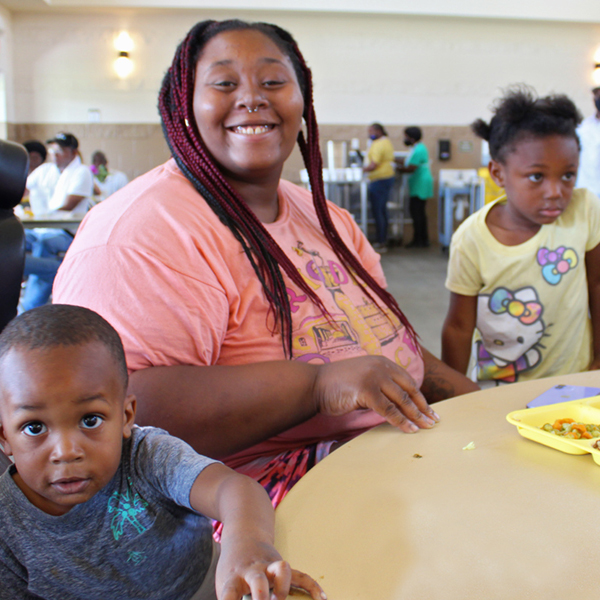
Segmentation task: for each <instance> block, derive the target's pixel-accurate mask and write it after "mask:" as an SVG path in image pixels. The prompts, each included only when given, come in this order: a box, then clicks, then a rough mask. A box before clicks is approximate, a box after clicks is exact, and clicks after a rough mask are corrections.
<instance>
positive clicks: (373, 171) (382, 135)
mask: <svg viewBox="0 0 600 600" xmlns="http://www.w3.org/2000/svg"><path fill="white" fill-rule="evenodd" d="M369 137H370V138H371V139H372V140H373V143H372V144H371V147H370V148H369V152H368V154H367V161H368V164H367V166H366V167H364V168H363V170H364V171H365V172H366V173H368V175H369V180H370V183H369V187H368V196H369V203H370V205H371V211H372V213H373V218H374V219H375V231H376V234H375V235H376V237H375V243H374V244H373V248H375V250H377V251H378V252H386V251H387V246H386V244H387V229H388V214H387V203H388V199H389V197H390V192H391V191H392V187H393V185H394V173H395V170H394V147H393V146H392V142H390V140H389V138H388V137H387V132H386V130H385V129H384V128H383V125H380V124H379V123H373V124H372V125H371V126H370V127H369Z"/></svg>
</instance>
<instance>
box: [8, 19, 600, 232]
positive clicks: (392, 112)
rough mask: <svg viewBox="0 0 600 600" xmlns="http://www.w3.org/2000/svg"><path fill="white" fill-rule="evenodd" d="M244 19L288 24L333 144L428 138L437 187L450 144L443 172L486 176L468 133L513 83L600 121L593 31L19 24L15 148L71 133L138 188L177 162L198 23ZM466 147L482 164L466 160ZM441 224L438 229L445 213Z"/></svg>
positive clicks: (524, 24)
mask: <svg viewBox="0 0 600 600" xmlns="http://www.w3.org/2000/svg"><path fill="white" fill-rule="evenodd" d="M1 16H2V15H1V14H0V17H1ZM232 16H239V17H241V18H247V19H250V20H266V21H271V22H276V23H278V24H279V25H281V26H283V27H285V28H287V29H288V30H289V31H291V33H292V34H293V35H294V36H295V37H296V39H297V40H298V42H299V45H300V47H301V48H302V50H303V53H304V55H305V57H306V59H307V62H308V64H309V66H311V68H312V70H313V74H314V81H315V105H316V110H317V116H318V119H319V123H320V126H321V140H322V141H323V144H324V143H325V142H326V140H327V139H338V140H344V139H351V138H354V137H358V138H359V139H361V145H362V146H363V147H364V146H365V144H366V127H367V125H368V124H369V123H370V122H373V121H380V122H382V123H383V124H384V125H386V127H388V130H389V131H390V135H391V137H392V140H393V141H394V143H395V145H396V147H397V149H400V148H401V143H402V136H401V131H402V128H403V127H404V126H405V125H414V124H417V125H421V126H422V127H423V130H424V133H425V139H424V141H425V143H426V144H427V146H428V148H429V151H430V153H431V156H432V158H434V163H433V169H434V175H435V174H436V173H437V171H438V169H439V168H440V164H439V163H438V162H437V160H436V154H437V150H436V148H437V140H438V139H440V138H446V139H450V140H451V141H452V143H453V157H452V160H451V161H450V162H449V163H446V164H443V165H441V166H444V167H448V168H459V167H460V168H467V167H477V166H479V156H480V146H479V142H478V141H477V140H475V139H474V138H473V136H472V134H471V133H470V132H469V131H468V127H467V124H468V123H470V122H471V121H472V120H473V119H474V118H476V117H484V118H487V117H489V114H490V113H489V106H490V105H491V103H492V101H493V99H494V98H495V97H497V96H498V94H499V93H500V89H501V88H503V87H505V86H507V85H509V84H511V83H516V82H527V83H529V84H531V85H533V86H534V87H536V88H537V90H538V91H539V92H540V93H542V94H546V93H549V92H551V91H559V92H565V93H567V94H569V95H570V96H571V97H572V98H573V99H574V100H575V101H576V103H578V104H579V105H580V107H581V108H582V110H583V112H584V113H586V114H590V113H591V110H592V102H591V96H590V93H589V90H590V85H591V83H590V78H591V70H592V69H591V67H592V64H593V54H594V51H595V49H596V47H597V45H598V44H599V43H600V25H597V24H595V23H565V22H559V21H534V20H516V19H515V20H509V19H484V18H465V17H441V16H416V15H414V16H406V15H398V14H396V15H394V14H392V15H382V14H377V15H375V14H371V15H364V14H363V15H361V14H341V13H338V14H331V13H292V12H273V11H271V12H268V11H264V12H261V11H254V12H245V13H244V12H243V11H242V12H240V11H237V12H235V13H233V12H227V11H208V10H204V11H202V10H180V11H165V10H134V9H131V10H122V9H121V10H98V11H96V12H90V11H86V12H82V11H66V12H62V13H44V14H35V13H14V14H12V15H11V21H12V23H11V29H12V36H13V37H12V39H13V42H12V44H11V46H10V47H0V68H1V67H2V65H3V64H5V63H6V56H8V54H7V53H8V52H11V51H12V62H11V65H12V66H13V70H14V77H13V79H14V95H13V97H12V100H13V105H12V106H13V107H14V109H13V110H12V113H11V115H12V116H9V121H10V123H9V129H8V133H9V137H11V138H12V139H15V140H17V141H21V142H22V141H25V140H26V139H30V138H39V139H42V140H44V139H47V138H48V137H50V136H51V135H53V134H54V133H55V132H56V131H58V130H68V131H72V132H73V133H74V134H75V135H77V137H78V138H79V139H80V141H81V149H82V154H83V157H84V159H85V160H86V162H89V160H90V156H91V154H92V152H93V151H94V150H97V149H101V150H104V151H105V152H106V154H107V156H108V158H109V161H110V164H111V165H112V166H113V167H114V168H118V169H120V170H123V171H125V172H126V173H127V174H128V175H129V176H130V177H133V176H136V175H138V174H140V173H143V172H145V171H147V170H148V169H149V168H151V167H153V166H155V165H156V164H159V163H160V162H162V161H163V160H164V159H165V158H166V157H167V156H168V150H167V147H166V144H165V142H164V140H163V137H162V133H161V130H160V125H159V119H158V113H157V109H156V102H157V91H158V88H159V86H160V81H161V79H162V77H163V74H164V72H165V70H166V69H167V67H168V65H169V63H170V61H171V58H172V56H173V52H174V49H175V47H176V45H177V43H178V42H179V41H180V39H181V38H182V37H183V35H184V34H185V33H186V31H187V30H188V29H189V27H191V25H193V24H194V23H195V22H197V21H198V20H201V19H204V18H208V17H210V18H217V19H221V18H228V17H232ZM121 29H127V30H128V31H129V32H130V34H131V36H132V38H133V40H134V42H135V48H134V50H133V51H132V53H131V56H132V58H133V60H134V61H135V71H134V73H133V75H132V76H131V77H130V79H128V80H126V81H119V80H118V79H117V78H116V75H115V74H114V73H113V71H112V63H113V61H114V59H115V58H116V51H115V50H114V48H113V46H112V41H113V38H114V36H115V35H116V34H117V33H118V32H119V31H120V30H121ZM0 39H2V38H0ZM3 61H4V62H3ZM90 110H96V111H99V114H100V118H101V122H100V123H88V120H89V116H88V111H90ZM463 140H466V141H469V140H470V141H471V142H472V151H470V152H459V149H458V148H459V147H458V142H459V141H463ZM301 166H302V165H301V160H300V156H299V152H295V153H294V155H292V157H291V158H290V160H289V161H288V164H287V165H286V169H285V172H284V176H286V177H287V178H289V179H291V180H293V181H297V180H298V171H299V169H300V168H301ZM429 210H430V211H431V213H430V217H431V224H432V228H434V227H435V218H436V212H435V203H430V207H429Z"/></svg>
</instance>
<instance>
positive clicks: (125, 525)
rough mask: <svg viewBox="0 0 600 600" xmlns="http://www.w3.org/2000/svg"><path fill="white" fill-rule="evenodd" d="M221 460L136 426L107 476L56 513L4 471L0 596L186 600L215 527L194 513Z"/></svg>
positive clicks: (0, 481) (0, 480)
mask: <svg viewBox="0 0 600 600" xmlns="http://www.w3.org/2000/svg"><path fill="white" fill-rule="evenodd" d="M214 462H217V461H214V460H212V459H210V458H206V457H204V456H200V455H199V454H197V453H196V452H195V451H194V450H193V449H192V448H191V447H190V446H188V445H187V444H186V443H184V442H182V441H181V440H179V439H177V438H174V437H172V436H170V435H168V434H167V433H166V432H165V431H163V430H161V429H155V428H153V427H134V428H133V432H132V436H131V438H129V439H128V440H125V442H124V444H123V452H122V456H121V464H120V466H119V469H118V471H117V473H116V474H115V476H114V477H113V478H112V480H111V481H110V483H109V484H108V485H107V486H106V487H105V488H103V489H102V490H101V491H100V492H98V493H97V494H96V495H95V496H94V497H93V498H91V499H90V500H89V501H88V502H86V503H84V504H79V505H77V506H74V507H73V508H72V509H71V510H70V511H69V512H68V513H66V514H64V515H62V516H58V517H56V516H51V515H49V514H47V513H45V512H43V511H41V510H39V509H38V508H36V507H35V506H33V505H32V504H31V503H30V502H29V501H28V500H27V498H26V497H25V496H24V495H23V493H22V492H21V490H20V489H19V488H18V487H17V485H16V484H15V482H14V481H13V479H12V477H11V473H14V467H10V468H9V469H8V470H7V471H6V472H5V473H4V474H3V475H2V476H1V477H0V600H29V599H31V600H33V599H38V600H39V598H44V599H46V600H107V598H114V599H116V598H120V599H123V600H125V599H127V600H137V599H142V598H143V599H146V600H185V599H187V598H191V597H192V596H193V594H194V593H195V592H196V590H197V589H198V588H199V587H200V585H201V583H202V581H203V579H204V576H205V574H206V572H207V570H208V566H209V564H210V560H211V555H212V524H211V522H210V521H209V520H208V519H207V518H206V517H204V516H203V515H199V514H197V513H195V512H194V511H192V510H191V507H190V503H189V497H190V490H191V488H192V485H193V483H194V481H195V480H196V477H197V476H198V475H199V474H200V473H201V471H202V470H203V469H204V468H205V467H207V466H208V465H210V464H212V463H214Z"/></svg>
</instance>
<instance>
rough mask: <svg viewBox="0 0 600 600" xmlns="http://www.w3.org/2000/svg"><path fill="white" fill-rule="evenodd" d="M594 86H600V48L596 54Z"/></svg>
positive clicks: (593, 75)
mask: <svg viewBox="0 0 600 600" xmlns="http://www.w3.org/2000/svg"><path fill="white" fill-rule="evenodd" d="M592 81H593V82H594V87H600V48H598V49H597V50H596V52H595V54H594V72H593V73H592Z"/></svg>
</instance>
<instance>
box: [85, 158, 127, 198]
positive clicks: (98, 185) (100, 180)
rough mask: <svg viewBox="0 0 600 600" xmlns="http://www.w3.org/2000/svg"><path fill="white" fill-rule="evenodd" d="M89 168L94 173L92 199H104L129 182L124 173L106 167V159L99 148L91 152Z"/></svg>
mask: <svg viewBox="0 0 600 600" xmlns="http://www.w3.org/2000/svg"><path fill="white" fill-rule="evenodd" d="M91 170H92V173H93V174H94V200H96V201H98V202H101V201H102V200H106V198H108V197H109V196H110V195H111V194H114V193H115V192H116V191H117V190H120V189H121V188H122V187H124V186H126V185H127V184H128V183H129V179H127V175H125V173H123V172H121V171H117V170H116V169H109V168H108V159H107V158H106V154H104V152H102V151H101V150H96V152H94V154H92V166H91Z"/></svg>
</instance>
